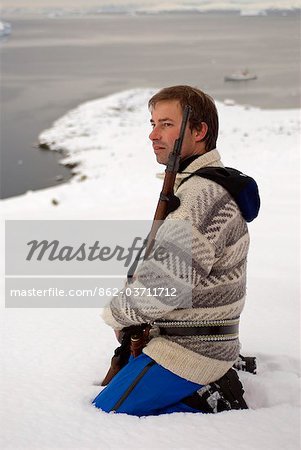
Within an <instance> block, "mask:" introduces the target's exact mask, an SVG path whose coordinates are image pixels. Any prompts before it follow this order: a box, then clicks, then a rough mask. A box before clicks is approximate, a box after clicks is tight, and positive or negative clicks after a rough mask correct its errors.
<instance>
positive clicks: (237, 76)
mask: <svg viewBox="0 0 301 450" xmlns="http://www.w3.org/2000/svg"><path fill="white" fill-rule="evenodd" d="M256 79H257V75H255V74H252V73H250V72H249V71H248V70H247V69H245V70H240V71H238V72H234V73H232V74H231V75H227V76H225V78H224V80H225V81H248V80H256Z"/></svg>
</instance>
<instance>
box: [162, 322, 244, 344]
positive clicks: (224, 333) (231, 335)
mask: <svg viewBox="0 0 301 450" xmlns="http://www.w3.org/2000/svg"><path fill="white" fill-rule="evenodd" d="M153 325H155V326H157V327H159V330H160V335H163V336H164V335H165V336H200V339H201V340H204V341H224V340H227V341H228V340H233V339H237V338H238V328H239V318H237V319H225V320H204V321H169V322H168V321H164V320H162V321H161V320H160V321H159V320H158V321H155V322H154V323H153Z"/></svg>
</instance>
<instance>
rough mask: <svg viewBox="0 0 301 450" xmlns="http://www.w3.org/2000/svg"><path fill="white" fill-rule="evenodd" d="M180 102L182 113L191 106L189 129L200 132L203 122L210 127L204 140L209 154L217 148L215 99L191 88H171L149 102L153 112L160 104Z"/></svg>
mask: <svg viewBox="0 0 301 450" xmlns="http://www.w3.org/2000/svg"><path fill="white" fill-rule="evenodd" d="M168 100H178V101H179V103H180V105H181V108H182V111H184V108H185V106H186V105H189V106H191V109H192V111H191V113H190V117H189V128H190V130H191V131H192V130H193V129H196V130H200V129H201V122H205V123H206V124H207V126H208V131H207V134H206V136H205V137H204V138H203V139H202V140H203V141H204V142H205V149H206V151H207V152H209V151H210V150H213V149H214V148H216V141H217V136H218V115H217V110H216V106H215V103H214V100H213V98H211V97H210V95H208V94H205V92H202V91H201V90H200V89H197V88H194V87H191V86H182V85H179V86H171V87H167V88H164V89H161V90H160V91H159V92H157V94H155V95H154V96H153V97H152V98H151V99H150V100H149V102H148V107H149V109H150V110H151V109H152V108H154V107H155V106H156V104H157V103H158V102H161V101H168Z"/></svg>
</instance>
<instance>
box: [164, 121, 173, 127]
mask: <svg viewBox="0 0 301 450" xmlns="http://www.w3.org/2000/svg"><path fill="white" fill-rule="evenodd" d="M163 126H164V127H165V128H168V127H172V123H170V122H164V123H163Z"/></svg>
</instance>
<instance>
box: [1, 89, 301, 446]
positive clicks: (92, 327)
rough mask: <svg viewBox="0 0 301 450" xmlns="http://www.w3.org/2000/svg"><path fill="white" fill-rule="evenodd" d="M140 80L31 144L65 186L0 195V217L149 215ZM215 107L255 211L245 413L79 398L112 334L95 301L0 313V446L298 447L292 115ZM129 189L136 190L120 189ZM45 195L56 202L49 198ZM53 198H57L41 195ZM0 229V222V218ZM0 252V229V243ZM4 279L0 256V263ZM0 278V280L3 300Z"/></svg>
mask: <svg viewBox="0 0 301 450" xmlns="http://www.w3.org/2000/svg"><path fill="white" fill-rule="evenodd" d="M151 93H152V90H151V89H135V90H131V91H125V92H121V93H118V94H115V95H113V96H110V97H107V98H105V99H99V100H95V101H92V102H88V103H85V104H83V105H81V106H79V107H78V108H77V109H75V110H73V111H70V112H69V113H68V114H67V115H66V116H65V117H63V118H61V119H60V120H59V121H57V122H56V123H55V124H54V126H53V127H52V128H51V129H49V130H46V131H44V132H43V133H42V134H41V136H40V142H41V143H44V145H45V144H47V146H48V147H50V148H52V149H53V150H63V151H64V152H66V153H68V156H66V157H65V163H69V164H72V165H76V164H78V165H76V166H75V167H74V169H73V170H74V171H75V172H76V174H75V176H74V177H73V179H72V180H71V181H70V182H69V183H67V184H64V185H60V186H57V187H55V188H49V189H45V190H43V191H36V192H29V193H27V194H25V195H22V196H20V197H16V198H12V199H7V200H2V201H1V202H0V211H1V217H2V218H3V219H52V220H61V219H86V220H88V219H138V218H141V219H142V218H143V219H150V218H151V217H152V215H153V211H154V207H155V205H156V202H157V197H158V193H159V190H160V187H161V181H160V180H159V179H158V178H156V176H155V175H156V173H157V172H160V171H161V170H162V167H160V166H158V165H157V163H156V162H155V158H154V155H153V152H152V148H151V145H150V142H148V138H147V136H148V133H149V132H150V126H149V113H148V111H147V99H148V98H149V96H150V95H151ZM230 103H231V102H229V105H225V104H220V103H218V104H217V106H218V110H219V115H220V124H221V131H220V138H219V142H218V148H219V150H220V152H221V154H222V156H223V162H224V163H225V165H228V166H234V167H237V168H239V169H241V170H243V171H245V172H246V173H248V174H250V175H252V176H253V177H254V178H255V179H256V180H257V182H258V184H259V187H260V192H261V199H262V210H261V214H260V217H259V218H258V219H257V220H256V221H254V223H252V224H250V227H249V228H250V234H251V251H250V256H249V272H248V274H249V276H248V294H247V303H246V307H245V310H244V313H243V316H242V322H241V343H242V346H243V348H242V353H243V354H245V355H256V356H257V358H258V374H257V375H255V376H254V375H250V374H244V373H243V374H242V380H243V382H244V386H245V389H246V395H245V397H246V400H247V402H248V404H249V406H250V408H251V409H250V410H248V411H242V412H239V411H233V412H229V413H221V414H218V415H216V416H202V415H190V414H175V415H167V416H162V417H149V418H142V419H138V418H135V417H129V416H125V415H112V414H110V415H107V414H105V413H102V412H100V411H98V410H96V409H94V408H93V407H92V406H91V405H90V401H91V399H92V398H94V396H95V395H96V394H97V393H98V392H99V390H100V388H99V386H96V385H94V384H93V383H94V382H95V381H96V382H99V381H100V379H101V377H102V375H103V374H104V373H105V371H106V369H107V366H108V365H109V360H110V357H111V352H112V350H113V349H114V348H115V346H116V342H115V340H114V337H113V335H112V332H111V330H110V329H108V328H107V327H106V326H105V325H103V323H102V322H101V319H100V318H99V311H98V310H97V309H78V310H76V309H69V310H67V309H66V310H65V309H3V311H2V314H1V330H2V339H1V354H2V359H1V360H2V365H1V378H2V383H1V388H0V389H1V390H0V392H1V419H2V423H3V424H4V425H3V426H2V435H3V444H2V448H5V449H9V448H18V449H33V448H39V449H46V448H56V449H61V448H62V449H63V448H71V447H72V448H77V449H84V448H85V449H87V448H89V449H90V448H91V449H92V448H111V449H117V448H121V447H122V448H124V449H130V448H131V449H138V448H139V449H141V448H165V449H166V448H175V449H188V448H203V449H207V448H210V450H220V449H230V448H233V445H235V447H236V448H238V449H250V450H251V449H252V450H253V449H271V450H272V449H273V450H274V449H277V448H286V449H287V450H288V449H292V450H293V449H297V448H298V440H299V419H300V355H299V352H300V347H299V342H300V336H299V269H300V265H299V180H300V173H299V171H300V169H299V161H300V157H299V151H300V137H299V133H300V111H299V110H287V111H284V110H279V111H277V110H273V111H267V110H260V109H258V108H250V107H245V106H239V105H234V106H231V105H230ZM133 194H134V195H135V197H134V198H133ZM53 200H55V202H53ZM54 203H56V204H54ZM1 230H2V236H4V223H3V220H2V221H1ZM1 246H2V247H1V250H2V252H1V253H2V254H3V252H4V238H3V239H2V241H1ZM1 269H2V273H3V274H4V261H3V260H2V261H1ZM3 280H4V277H2V280H1V292H2V296H1V299H2V304H4V294H3V292H4V281H3Z"/></svg>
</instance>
